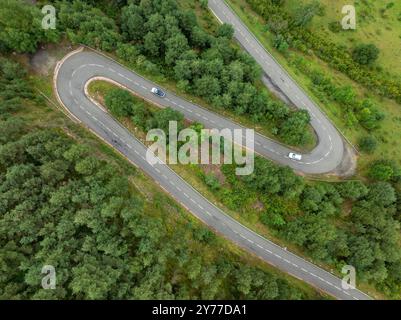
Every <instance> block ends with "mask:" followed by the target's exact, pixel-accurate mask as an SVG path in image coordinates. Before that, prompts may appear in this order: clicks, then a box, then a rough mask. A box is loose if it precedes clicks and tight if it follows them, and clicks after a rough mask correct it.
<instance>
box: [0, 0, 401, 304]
mask: <svg viewBox="0 0 401 320" xmlns="http://www.w3.org/2000/svg"><path fill="white" fill-rule="evenodd" d="M249 1H250V3H252V4H253V6H254V8H255V10H257V11H258V12H259V13H261V14H262V15H264V16H267V15H269V17H270V18H269V19H270V21H271V24H270V27H271V28H274V27H276V28H277V31H276V33H277V46H278V47H280V45H283V41H285V42H286V43H287V45H292V46H298V48H302V46H307V47H308V48H310V49H312V50H316V52H317V53H318V54H319V56H320V57H321V58H322V59H327V60H328V59H329V57H330V61H331V64H332V65H333V66H335V67H336V68H338V69H339V70H341V71H343V72H345V73H347V74H348V75H349V76H350V77H351V78H352V79H354V80H355V81H358V82H361V83H363V84H364V85H366V86H368V87H369V83H370V82H369V83H368V79H373V80H374V82H375V86H374V87H369V88H371V89H372V90H374V91H378V92H380V94H382V95H385V96H388V97H390V98H393V99H396V100H398V101H399V99H400V92H401V90H399V88H400V84H399V83H397V82H395V80H392V79H388V78H387V77H386V78H383V79H381V78H379V76H378V75H377V74H376V73H372V71H371V70H370V69H369V68H368V67H367V66H366V68H365V67H361V61H362V63H364V61H366V62H367V61H369V60H370V59H371V58H369V57H365V58H363V57H362V58H361V55H364V54H367V55H370V53H369V52H368V53H366V52H367V51H366V48H357V50H355V52H354V54H343V53H341V54H340V53H339V52H338V50H337V49H336V48H335V47H333V46H332V45H330V43H328V42H327V41H328V40H326V39H316V38H314V37H313V35H311V34H310V33H309V32H308V31H307V29H305V28H303V26H304V25H306V24H307V22H308V19H309V17H310V11H308V10H312V9H311V8H306V9H305V11H304V12H300V15H299V16H298V17H297V19H296V21H297V22H296V23H295V24H291V25H288V26H286V27H282V25H285V24H283V23H281V22H282V21H283V19H286V17H283V16H282V15H281V14H282V13H281V11H280V10H279V9H278V8H279V6H280V2H281V1H273V0H263V1H253V0H249ZM201 3H204V1H202V2H201ZM54 5H55V6H56V8H57V11H58V20H59V21H58V23H59V27H58V28H57V29H56V30H55V31H51V32H43V30H42V29H41V28H40V27H37V26H38V23H39V21H40V20H39V18H40V17H41V13H40V10H39V9H38V8H37V7H34V6H26V5H24V4H23V3H22V2H21V1H18V0H6V2H5V5H3V6H2V8H0V25H1V26H2V29H1V30H2V31H0V53H1V54H2V55H3V56H8V57H9V56H12V53H13V52H16V53H18V54H25V53H34V52H35V51H36V50H37V49H38V48H39V47H40V46H41V45H44V44H47V43H57V42H59V41H61V40H62V39H68V41H71V43H73V44H79V43H84V44H86V45H89V46H93V47H96V48H98V49H100V50H104V51H107V52H110V53H113V54H116V55H117V56H118V57H119V58H121V59H123V60H125V61H127V62H128V63H132V64H135V65H141V66H142V67H145V68H146V69H147V71H149V72H154V73H158V74H162V75H163V76H165V77H167V78H169V79H172V80H174V81H175V82H176V83H177V86H178V87H179V88H181V89H182V90H183V91H185V92H188V93H190V94H193V95H196V96H199V97H201V98H203V99H204V100H205V101H207V102H208V103H210V104H211V105H213V106H215V107H216V108H223V109H227V110H230V111H232V112H234V113H236V114H241V115H246V116H248V117H250V118H252V119H254V120H255V121H256V122H258V121H259V122H270V123H272V124H273V128H274V130H272V133H273V134H275V135H277V137H280V138H281V139H282V140H283V141H285V142H286V143H288V144H292V145H304V144H305V143H307V141H309V140H310V136H309V135H310V132H309V131H308V130H307V127H308V124H309V121H310V118H309V115H308V114H307V113H306V112H304V111H296V110H293V109H292V108H290V107H288V106H287V105H285V104H284V103H282V102H280V101H279V100H277V99H274V98H273V97H272V96H271V95H269V94H268V93H267V92H266V91H264V90H260V87H259V86H260V83H259V82H258V79H259V77H260V75H261V71H260V69H259V68H258V67H257V65H256V63H255V61H253V60H252V59H251V58H250V57H249V56H248V55H247V54H245V53H244V52H243V51H242V50H241V49H240V48H238V47H236V46H235V45H234V44H233V42H232V35H233V31H232V28H231V27H230V26H228V25H222V26H220V27H218V28H217V30H215V31H214V32H213V33H211V32H209V31H206V30H204V28H203V27H201V25H200V24H199V23H198V21H197V18H196V16H195V14H194V13H193V12H192V11H189V10H184V9H182V8H181V6H180V5H179V3H178V2H177V1H175V0H142V1H135V0H134V1H117V0H115V1H90V0H88V1H77V0H75V1H54ZM313 10H316V8H315V7H313ZM11 12H19V14H18V15H17V16H16V19H6V17H7V16H9V15H10V13H11ZM316 14H318V11H316ZM6 31H7V32H6ZM284 45H285V44H284ZM369 50H370V49H368V51H369ZM333 57H334V58H333ZM353 57H354V58H353ZM358 61H359V62H358ZM301 67H302V64H300V68H301ZM305 70H306V69H305ZM306 71H307V72H310V73H311V75H312V77H313V79H314V83H315V84H316V86H317V87H320V90H321V91H322V92H324V94H325V95H327V99H333V100H335V101H339V102H341V103H346V104H347V108H349V110H350V112H351V111H352V112H353V113H354V114H355V117H356V120H355V121H358V122H360V124H361V125H362V126H364V127H366V128H367V129H369V130H373V129H374V128H375V126H377V125H378V123H380V121H381V118H382V115H381V114H380V113H379V112H377V111H376V108H375V106H374V105H372V104H371V103H370V102H369V101H368V100H366V101H363V102H359V101H357V100H356V99H354V95H353V93H352V92H350V90H349V88H334V85H333V84H332V83H331V81H330V78H329V77H328V76H325V75H322V74H319V73H317V72H316V71H314V70H306ZM0 76H1V79H0V112H1V124H0V132H1V133H2V135H1V137H0V143H1V147H0V183H1V186H0V189H1V192H0V203H1V205H0V210H1V214H0V217H1V218H0V228H1V233H0V242H1V249H0V250H1V251H0V261H1V266H2V269H3V270H5V272H3V273H2V277H1V278H0V282H1V285H0V290H1V291H0V297H2V298H10V297H13V298H46V297H47V296H46V295H47V294H54V295H56V297H57V298H86V299H99V298H111V297H113V298H142V299H146V298H199V297H200V298H207V299H217V298H227V299H230V298H249V299H279V298H282V299H294V298H296V299H303V298H310V295H308V294H307V293H305V292H304V291H303V290H302V289H300V288H298V287H296V286H294V285H292V284H290V283H288V281H286V280H283V279H282V278H280V277H277V276H275V275H273V274H270V273H268V272H266V271H264V270H261V269H260V268H257V267H253V266H249V265H247V264H246V263H244V262H242V261H240V260H239V259H238V258H234V257H233V256H231V255H230V254H228V253H227V254H221V252H219V253H218V254H214V255H212V260H211V261H210V257H209V256H208V255H207V253H206V251H208V250H209V251H213V250H212V249H211V247H208V246H213V244H214V241H221V240H218V238H217V237H216V236H215V235H214V234H213V233H212V232H211V231H209V230H208V229H206V228H204V227H201V226H199V224H197V223H192V222H186V223H182V224H181V225H179V227H178V228H176V230H174V231H175V232H171V230H170V229H169V227H168V225H167V222H166V220H165V218H163V213H164V211H163V210H162V208H160V204H159V205H158V204H157V203H155V204H153V205H152V204H149V202H147V201H146V199H144V198H143V196H142V195H141V194H140V193H138V192H137V190H135V188H133V187H132V186H130V185H129V181H128V179H127V178H126V176H125V175H124V174H123V173H122V171H121V169H119V168H118V167H116V166H113V165H110V164H108V163H107V161H106V162H105V161H104V160H100V159H98V158H96V157H94V156H92V155H91V154H92V152H91V150H90V148H89V147H86V146H82V145H81V144H78V143H76V142H75V141H74V140H72V139H71V138H70V137H67V136H66V135H65V134H64V133H63V132H62V130H61V129H55V128H51V129H50V128H46V127H44V128H34V129H33V128H30V126H29V125H28V124H27V123H26V121H24V120H21V119H20V118H19V117H17V116H15V113H18V112H20V111H21V109H23V110H25V111H24V112H29V104H31V103H32V104H40V103H44V102H43V101H41V99H39V98H38V97H37V95H36V94H34V90H33V89H32V87H31V84H30V83H29V81H28V80H27V76H26V74H25V73H24V71H23V68H21V66H19V65H16V64H15V63H14V62H12V61H10V60H9V59H5V58H2V59H1V60H0ZM120 101H125V102H127V103H124V105H122V104H120V103H119V102H120ZM106 104H107V105H108V107H109V108H110V109H111V110H112V112H113V113H114V114H115V115H116V116H118V117H129V118H130V119H131V120H132V122H133V123H134V124H135V125H137V126H139V127H142V129H144V130H146V129H149V128H152V127H155V126H163V124H165V123H166V120H169V119H177V120H179V121H183V119H182V116H181V115H180V114H177V113H176V112H172V111H171V110H167V111H163V112H157V113H152V112H150V111H149V110H147V109H146V108H145V107H144V106H143V105H142V104H141V103H137V102H135V101H132V99H131V97H130V95H129V94H127V93H124V92H121V91H115V92H112V93H111V94H110V95H109V96H108V97H107V99H106ZM366 110H367V111H366ZM363 142H364V144H363V145H364V146H365V148H364V149H365V150H366V152H370V151H371V150H372V148H373V149H374V144H375V141H374V140H372V139H370V140H369V138H366V139H365V141H363ZM88 148H89V149H88ZM233 169H234V167H231V166H223V167H222V168H221V171H222V173H223V174H224V177H225V181H224V182H223V183H222V182H220V180H219V179H217V177H215V176H214V175H213V174H210V173H204V174H203V175H202V178H203V179H204V183H205V184H206V185H207V186H208V187H209V188H210V190H212V191H213V192H214V193H215V194H216V195H217V197H219V199H221V201H222V202H223V204H224V205H225V206H226V207H228V208H230V209H232V210H237V211H238V212H240V213H241V214H243V213H244V211H246V210H248V209H249V208H250V207H252V206H253V202H252V201H255V200H257V201H259V202H261V203H262V204H263V206H262V209H261V210H259V212H258V219H259V220H260V221H261V222H262V223H263V224H264V225H266V226H267V227H268V228H269V230H271V231H272V232H274V234H275V235H277V236H279V237H282V238H283V239H286V240H287V241H289V242H290V243H292V244H294V245H296V246H298V247H299V248H302V250H303V251H304V252H305V254H307V255H309V256H311V257H312V258H313V259H314V260H315V261H321V262H324V263H326V264H329V265H334V266H335V267H336V269H341V266H342V265H344V264H352V265H353V266H355V267H356V268H357V270H359V272H358V280H361V281H363V282H365V283H369V284H371V285H373V286H375V288H376V289H377V290H379V291H380V292H382V293H384V294H385V295H387V296H389V297H395V298H400V292H401V248H400V221H401V215H400V212H401V169H400V167H399V165H398V164H397V163H395V162H393V161H389V160H385V159H382V160H378V161H375V162H374V163H372V165H371V167H370V169H369V173H368V176H367V177H366V178H365V179H364V181H355V180H352V181H345V182H338V183H337V182H336V183H326V182H312V181H309V180H308V179H306V178H304V177H300V176H297V175H295V174H294V173H293V172H292V170H290V169H289V168H285V167H280V166H277V165H276V164H274V163H272V162H270V161H268V160H266V159H262V158H257V159H256V162H255V173H254V174H253V175H251V176H248V177H242V178H238V177H237V176H235V174H234V170H233ZM159 201H160V200H159ZM150 212H151V213H153V214H151V215H149V213H150ZM33 213H34V214H33ZM182 239H188V242H185V241H182ZM194 242H196V243H201V244H202V246H198V245H196V244H194ZM49 253H50V254H49ZM194 257H196V258H194ZM32 262H33V263H32ZM44 263H53V264H54V265H55V266H62V267H63V270H65V271H63V273H61V274H60V280H59V281H60V283H61V285H60V290H56V291H55V292H53V293H49V291H41V290H38V289H37V287H34V286H33V284H35V283H37V282H38V281H39V280H38V279H40V276H41V275H40V272H39V270H40V267H41V266H42V265H43V264H44ZM94 275H96V276H94ZM94 279H96V281H94Z"/></svg>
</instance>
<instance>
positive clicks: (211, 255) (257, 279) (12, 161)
mask: <svg viewBox="0 0 401 320" xmlns="http://www.w3.org/2000/svg"><path fill="white" fill-rule="evenodd" d="M34 83H36V81H34V79H31V78H30V76H28V75H27V73H26V71H24V67H23V66H22V65H20V64H17V63H15V62H14V61H12V60H11V59H8V58H5V57H1V56H0V133H1V134H0V230H1V232H0V266H1V270H2V272H1V277H0V298H1V299H3V300H5V299H200V298H202V299H319V298H322V296H320V295H319V294H317V293H316V292H315V291H314V290H312V289H311V288H309V287H307V286H306V285H305V284H303V283H300V282H298V281H297V280H295V279H292V278H290V277H288V276H286V275H283V274H280V273H279V272H277V271H275V270H273V269H272V268H270V267H268V266H266V265H264V264H262V263H261V262H260V261H258V260H257V259H256V258H254V257H252V256H250V255H249V254H247V253H246V252H243V251H242V250H240V249H238V248H237V247H235V246H234V245H232V244H231V243H229V242H228V241H226V240H224V239H222V238H221V237H219V236H217V235H215V234H214V233H213V232H212V231H211V230H209V229H208V228H206V227H205V226H204V225H203V224H201V223H200V222H199V221H197V220H196V219H194V218H193V217H192V215H191V214H189V213H188V212H186V211H184V210H183V209H182V208H181V207H180V206H178V205H177V204H176V203H175V202H174V201H173V200H172V199H171V198H170V197H169V196H167V195H166V194H164V193H163V192H162V191H161V190H160V189H159V188H158V187H157V186H156V185H155V184H154V183H153V182H152V180H151V179H150V178H149V177H147V176H145V175H143V174H141V173H140V172H139V171H137V170H136V169H135V168H134V167H133V166H132V165H131V164H129V163H128V162H127V161H126V160H125V159H123V158H122V157H121V156H119V155H117V154H116V153H115V152H114V151H113V150H112V149H111V148H109V147H107V146H104V145H103V144H102V143H101V141H99V140H98V139H96V138H95V137H93V135H91V134H90V133H88V132H87V131H86V130H85V129H83V128H81V127H80V126H79V125H76V124H73V123H72V122H71V121H70V120H68V119H67V118H66V117H65V116H63V115H62V114H61V113H60V112H55V111H54V109H52V108H51V107H50V105H47V102H46V101H45V100H44V99H42V98H41V96H39V94H38V93H37V91H36V90H35V89H36V88H34V86H33V85H34ZM44 265H53V266H54V267H55V269H56V275H57V283H56V289H55V290H43V289H42V288H41V279H42V277H43V274H41V270H42V267H43V266H44Z"/></svg>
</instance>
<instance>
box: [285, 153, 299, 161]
mask: <svg viewBox="0 0 401 320" xmlns="http://www.w3.org/2000/svg"><path fill="white" fill-rule="evenodd" d="M288 158H290V159H292V160H297V161H301V160H302V155H300V154H297V153H293V152H290V153H289V154H288Z"/></svg>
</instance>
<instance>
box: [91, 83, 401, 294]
mask: <svg viewBox="0 0 401 320" xmlns="http://www.w3.org/2000/svg"><path fill="white" fill-rule="evenodd" d="M89 92H90V94H91V95H92V97H94V98H95V99H97V100H98V101H100V102H103V103H105V105H106V107H107V108H108V109H109V110H110V111H111V112H112V113H113V114H114V116H115V117H116V118H117V119H118V120H119V121H120V122H122V123H123V124H124V125H125V126H126V127H127V128H129V129H130V130H131V131H132V132H133V133H134V134H135V135H136V136H137V137H138V138H139V139H141V140H142V141H143V142H144V143H146V140H145V136H146V132H147V130H148V129H151V128H153V126H152V125H153V124H155V125H156V127H158V128H162V129H163V130H164V131H165V132H166V133H167V132H168V121H169V119H170V120H175V121H178V123H179V127H181V128H183V127H191V128H194V129H195V130H196V129H200V128H202V126H201V125H200V124H197V123H188V122H185V121H184V119H183V117H182V115H180V113H178V112H176V111H174V110H171V109H168V108H167V109H158V108H156V109H155V108H154V107H152V106H151V105H150V104H148V103H146V102H145V101H143V100H141V99H138V98H136V97H134V96H132V95H130V94H129V93H128V92H127V91H125V90H123V89H120V88H117V87H115V86H114V85H111V84H108V83H105V82H103V81H98V82H93V83H91V85H90V91H89ZM115 96H120V97H121V98H120V99H118V100H117V101H122V100H125V101H127V102H128V103H124V104H120V105H119V109H117V110H116V107H117V106H116V105H115V104H114V103H113V101H114V99H112V98H114V97H115ZM124 96H126V97H127V98H122V97H124ZM129 96H130V98H128V97H129ZM126 106H129V107H128V108H126ZM138 108H139V114H140V115H141V119H140V121H139V122H137V118H136V116H135V110H138ZM121 110H126V113H125V114H124V115H123V116H121ZM142 115H146V116H144V117H142ZM171 168H172V169H173V170H175V171H176V172H177V173H178V174H179V175H181V176H182V177H183V178H184V179H185V180H187V181H188V182H189V183H190V184H192V186H194V187H195V188H196V189H197V190H199V191H200V192H201V193H202V194H203V195H204V196H205V197H207V198H208V199H210V200H211V201H212V202H213V203H215V204H216V205H217V206H219V207H220V208H221V209H223V210H224V211H225V212H227V213H229V214H230V215H232V216H233V217H234V218H235V219H237V220H239V221H240V222H242V223H243V224H245V225H247V226H248V227H250V228H251V229H253V230H255V231H256V232H258V233H260V234H262V235H263V236H265V237H268V238H270V239H272V240H274V241H276V242H278V243H280V245H282V246H287V247H288V248H290V250H292V251H294V252H297V253H298V254H301V255H303V256H305V257H311V258H312V259H313V261H314V262H315V263H318V264H322V263H323V266H324V267H326V268H327V269H330V268H333V269H334V270H336V271H337V272H340V270H341V269H342V267H343V266H344V265H346V264H351V265H353V266H354V267H355V268H356V269H357V270H358V281H360V282H362V283H365V287H364V286H363V285H362V287H364V288H365V289H366V290H369V291H370V292H372V287H369V286H366V284H368V283H370V284H371V285H373V286H375V287H376V288H377V289H379V291H382V292H384V293H385V294H386V295H387V296H389V297H399V289H400V287H399V285H400V284H399V280H400V279H401V278H400V274H399V272H398V271H396V270H398V268H399V267H400V266H401V248H400V246H399V242H400V240H401V238H400V234H399V232H400V225H399V223H400V221H401V216H400V215H399V209H400V207H399V205H398V202H399V201H398V200H397V199H399V198H400V197H401V194H400V182H401V167H399V166H398V165H397V164H396V163H394V162H392V161H377V162H375V163H374V164H373V165H372V166H371V168H370V170H369V178H370V180H371V182H370V183H363V182H362V181H358V180H350V181H345V182H335V183H327V182H313V181H308V180H307V179H304V178H302V177H299V176H297V175H295V174H294V173H293V171H292V170H291V169H290V168H288V167H281V166H278V165H276V164H274V163H272V162H271V161H269V160H266V159H264V158H260V157H257V158H256V159H255V171H254V173H253V174H252V175H250V176H243V177H238V176H236V174H235V168H236V165H224V164H223V165H198V166H196V165H191V166H186V165H171Z"/></svg>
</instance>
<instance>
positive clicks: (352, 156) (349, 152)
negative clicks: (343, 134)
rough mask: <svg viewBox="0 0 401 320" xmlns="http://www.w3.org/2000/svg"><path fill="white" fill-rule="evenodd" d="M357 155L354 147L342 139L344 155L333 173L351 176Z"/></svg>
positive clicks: (353, 172)
mask: <svg viewBox="0 0 401 320" xmlns="http://www.w3.org/2000/svg"><path fill="white" fill-rule="evenodd" d="M357 160H358V156H357V153H356V151H355V150H354V148H352V147H351V146H350V145H349V144H348V143H347V142H345V141H344V157H343V161H342V162H341V163H340V165H339V166H338V167H337V168H336V169H335V170H334V172H333V173H334V174H335V175H338V176H340V177H351V176H353V175H355V173H356V167H357Z"/></svg>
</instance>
